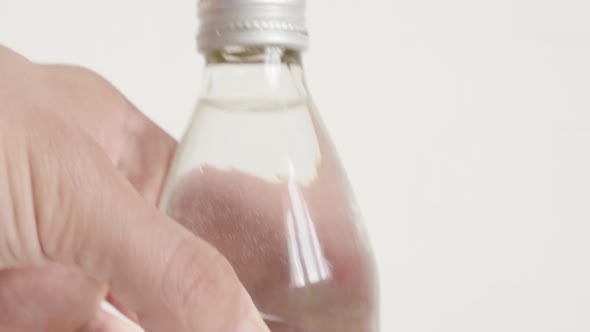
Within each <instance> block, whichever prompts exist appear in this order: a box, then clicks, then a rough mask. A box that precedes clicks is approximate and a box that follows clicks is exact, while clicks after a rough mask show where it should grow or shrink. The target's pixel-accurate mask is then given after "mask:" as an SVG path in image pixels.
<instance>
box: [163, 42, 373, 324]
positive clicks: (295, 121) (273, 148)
mask: <svg viewBox="0 0 590 332" xmlns="http://www.w3.org/2000/svg"><path fill="white" fill-rule="evenodd" d="M276 51H277V50H274V51H271V53H272V52H276ZM278 52H279V54H278V55H277V54H275V55H277V56H278V58H275V60H276V61H275V60H272V59H271V60H269V54H268V53H269V52H268V50H267V51H265V52H264V53H265V59H266V60H264V61H263V63H262V64H260V63H251V64H246V65H245V64H241V65H239V66H238V67H241V68H242V67H243V68H242V70H241V71H242V74H236V75H242V76H241V78H242V79H243V78H246V77H244V76H243V75H244V73H246V74H247V75H246V76H248V75H253V76H255V77H257V78H254V79H251V80H242V79H239V80H238V82H237V83H236V81H235V80H233V79H232V80H229V81H228V80H226V79H227V78H228V77H226V73H224V70H225V69H228V68H226V66H225V65H227V64H219V65H220V66H221V67H219V68H216V69H215V70H214V73H213V77H210V78H209V79H210V80H211V81H212V82H211V84H212V85H215V84H218V85H219V84H223V85H228V86H226V87H224V88H223V89H221V91H220V90H215V88H212V89H209V91H207V88H206V89H205V90H206V91H205V93H204V96H203V97H202V98H201V100H200V101H199V103H198V107H197V110H196V112H195V114H194V116H193V118H192V120H191V123H190V125H189V128H188V130H187V133H186V135H185V137H184V139H183V141H182V143H181V146H180V147H179V151H178V153H177V156H176V159H175V161H174V163H173V166H172V170H171V173H170V175H169V179H168V183H167V185H166V187H165V190H164V194H163V197H162V203H161V205H162V208H163V209H164V210H165V211H166V212H167V213H168V214H169V215H170V216H171V217H172V218H174V219H175V220H177V221H179V222H181V223H182V224H183V225H185V226H186V227H187V228H189V229H190V230H192V231H193V232H194V233H195V234H197V235H198V236H200V237H202V238H203V239H205V240H206V241H208V242H209V243H211V244H212V245H213V246H214V247H216V248H217V249H218V250H219V251H220V252H221V253H222V254H223V255H224V256H225V257H226V258H227V259H228V260H229V261H230V263H231V264H232V266H233V267H234V269H235V271H236V273H237V275H238V277H239V278H240V281H241V282H242V283H243V284H244V286H245V287H246V289H247V290H248V292H249V293H250V295H251V296H252V298H253V301H254V303H255V304H256V305H257V307H258V308H259V310H260V311H261V313H262V314H263V317H264V318H265V320H266V322H267V324H268V325H269V327H270V328H271V330H272V331H273V332H326V331H338V332H377V331H378V317H377V302H378V299H377V297H378V295H377V280H376V273H375V271H376V269H375V265H374V259H373V255H372V252H371V249H370V245H369V242H368V239H367V237H366V234H365V233H364V230H363V228H362V221H361V218H360V215H359V213H358V211H357V208H356V205H355V203H354V199H353V197H352V194H351V191H350V190H349V185H348V182H347V180H346V175H345V173H344V171H343V169H342V167H341V165H340V163H339V161H338V158H337V156H336V153H335V150H334V149H333V147H332V145H331V143H330V141H329V139H328V137H327V136H326V134H325V131H324V129H323V127H322V124H321V121H320V120H319V117H318V114H317V113H316V112H315V110H314V108H313V106H312V105H313V104H312V102H311V100H310V97H309V95H308V94H307V92H306V89H305V85H304V84H303V81H302V72H300V68H299V66H298V65H297V64H295V65H293V64H290V63H288V62H285V61H284V53H281V51H280V50H279V51H278ZM272 57H273V55H272V54H271V55H270V58H272ZM244 66H245V67H244ZM229 70H230V71H232V72H237V71H238V68H237V67H235V66H230V68H229ZM228 75H229V77H233V75H234V74H232V73H230V74H228ZM260 76H262V78H259V77H260ZM235 78H236V79H238V77H235ZM250 78H252V77H250ZM220 82H224V83H220ZM261 82H262V83H261ZM232 84H238V85H242V84H243V85H248V84H251V85H261V86H258V87H255V86H244V87H243V88H240V89H237V92H235V87H229V86H231V85H232ZM228 87H229V88H228Z"/></svg>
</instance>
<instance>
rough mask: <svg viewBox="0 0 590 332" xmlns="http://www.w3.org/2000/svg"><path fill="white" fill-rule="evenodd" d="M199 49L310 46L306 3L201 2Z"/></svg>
mask: <svg viewBox="0 0 590 332" xmlns="http://www.w3.org/2000/svg"><path fill="white" fill-rule="evenodd" d="M199 20H200V25H201V26H200V32H199V36H198V45H199V50H200V51H202V52H209V51H213V50H217V49H221V48H223V47H227V46H246V47H248V46H251V47H254V46H265V45H272V46H282V47H286V48H291V49H295V50H303V49H305V48H306V47H307V44H308V35H307V28H306V26H305V0H200V1H199Z"/></svg>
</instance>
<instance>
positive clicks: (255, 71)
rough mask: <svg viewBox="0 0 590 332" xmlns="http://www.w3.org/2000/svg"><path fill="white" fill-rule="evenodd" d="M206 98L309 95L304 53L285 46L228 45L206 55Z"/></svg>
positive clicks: (297, 97) (294, 97)
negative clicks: (302, 60)
mask: <svg viewBox="0 0 590 332" xmlns="http://www.w3.org/2000/svg"><path fill="white" fill-rule="evenodd" d="M206 59H207V64H206V68H205V81H204V84H203V85H202V86H203V91H202V97H203V98H207V99H224V100H235V101H239V100H274V101H294V100H300V99H304V98H306V97H307V95H308V93H307V88H306V85H305V78H304V73H303V67H302V65H301V54H300V53H299V52H298V51H295V50H291V49H285V48H281V47H271V46H269V47H255V48H250V47H248V48H246V47H227V48H224V49H221V50H216V51H212V52H209V53H208V54H206Z"/></svg>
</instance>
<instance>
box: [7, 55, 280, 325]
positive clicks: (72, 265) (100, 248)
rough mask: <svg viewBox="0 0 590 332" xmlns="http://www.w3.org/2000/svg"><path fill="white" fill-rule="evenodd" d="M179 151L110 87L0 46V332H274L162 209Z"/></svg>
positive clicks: (223, 266) (203, 247) (208, 251)
mask: <svg viewBox="0 0 590 332" xmlns="http://www.w3.org/2000/svg"><path fill="white" fill-rule="evenodd" d="M174 149H175V142H174V141H173V140H172V139H171V138H170V137H169V136H168V135H166V134H165V133H164V132H163V131H161V130H160V129H159V128H158V127H157V126H155V125H154V124H153V123H151V122H150V121H149V120H148V119H147V118H145V117H144V116H143V115H141V114H140V113H139V112H138V111H137V110H136V109H135V108H134V107H133V106H132V105H131V104H130V103H128V102H127V101H126V100H125V98H124V97H122V96H121V95H120V94H119V93H118V92H117V91H116V90H115V89H114V88H113V87H112V86H110V85H109V84H108V83H107V82H106V81H105V80H103V79H102V78H100V77H99V76H97V75H96V74H94V73H91V72H89V71H88V70H85V69H81V68H73V67H66V66H48V65H37V64H33V63H31V62H29V61H28V60H26V59H24V58H22V57H21V56H19V55H17V54H15V53H14V52H12V51H10V50H8V49H6V48H2V47H0V331H24V332H27V331H48V332H52V331H60V332H69V331H72V332H73V331H86V332H90V331H93V332H98V331H103V332H107V331H108V332H112V331H125V327H124V326H123V325H118V323H116V321H115V320H113V319H111V318H110V317H109V316H108V315H104V314H101V313H100V312H99V310H97V308H98V305H99V303H100V301H101V300H102V299H103V298H104V297H105V295H106V294H107V292H110V293H111V294H114V296H115V297H116V299H117V300H116V301H114V302H117V303H120V304H121V307H124V308H125V309H126V310H129V311H130V312H133V313H134V315H136V318H137V319H138V320H139V322H140V323H141V325H142V326H143V327H144V328H145V329H146V330H147V331H220V332H221V331H228V332H234V331H240V332H249V331H268V329H267V328H266V327H264V324H263V323H262V320H261V319H260V317H259V315H258V313H257V311H256V310H255V308H254V306H253V304H252V302H251V300H250V298H249V296H248V295H247V294H246V292H245V291H244V289H243V287H242V286H241V284H240V283H239V281H238V279H237V277H236V276H235V273H234V272H233V269H232V268H231V266H230V265H229V264H228V263H227V261H226V260H225V259H224V258H223V257H222V256H221V255H220V254H219V253H218V252H217V251H216V250H215V249H213V248H212V247H211V246H209V245H208V244H206V243H205V242H204V241H202V240H200V239H198V238H197V237H195V236H194V235H192V234H191V233H189V232H188V231H186V230H185V229H184V228H183V227H181V226H179V225H178V224H176V223H175V222H174V221H172V220H171V219H169V218H168V217H166V216H165V215H163V214H162V213H160V212H159V211H158V210H157V209H156V208H155V203H156V201H157V199H158V196H159V192H160V190H161V186H162V182H163V180H164V177H165V174H166V172H167V168H168V163H169V161H170V159H171V156H172V154H173V152H174Z"/></svg>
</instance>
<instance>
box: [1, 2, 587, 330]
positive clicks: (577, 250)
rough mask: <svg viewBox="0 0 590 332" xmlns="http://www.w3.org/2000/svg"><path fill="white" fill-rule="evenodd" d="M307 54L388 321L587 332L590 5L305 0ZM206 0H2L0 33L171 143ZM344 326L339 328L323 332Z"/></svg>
mask: <svg viewBox="0 0 590 332" xmlns="http://www.w3.org/2000/svg"><path fill="white" fill-rule="evenodd" d="M309 7H310V8H309V17H310V24H309V25H310V29H311V34H312V46H311V49H310V51H309V52H308V54H307V55H306V57H305V60H306V64H307V72H308V79H309V82H310V85H311V87H312V90H313V93H314V94H315V98H316V101H317V104H318V105H319V108H320V111H321V112H322V115H323V117H324V120H325V121H326V122H327V127H328V128H329V130H330V132H331V134H332V136H333V138H334V140H335V142H336V145H337V146H338V147H339V150H340V152H341V155H342V158H343V160H344V163H345V165H346V168H347V169H348V171H349V174H350V176H351V180H352V182H353V184H354V186H355V189H356V192H357V195H358V197H359V200H360V203H361V206H362V209H363V211H364V215H365V217H366V220H367V225H368V227H369V230H370V233H371V236H372V239H373V243H374V247H375V250H376V252H377V256H378V260H379V265H380V271H381V281H382V306H383V308H382V311H383V331H384V332H393V331H403V332H427V331H444V332H447V331H448V332H472V331H478V332H484V331H490V332H497V331H503V332H504V331H514V332H529V331H530V332H539V331H568V332H570V331H576V332H577V331H580V332H582V331H590V241H589V238H590V20H589V19H588V18H589V15H590V3H589V2H588V0H577V1H576V0H560V1H557V0H554V1H551V0H495V1H482V0H480V1H473V0H445V1H440V0H411V1H390V0H363V1H351V0H310V6H309ZM196 23H197V22H196V15H195V5H194V3H193V0H175V1H169V0H168V1H165V0H159V1H156V0H101V1H87V0H52V1H44V0H0V43H3V44H6V45H7V46H9V47H12V48H14V49H16V50H17V51H19V52H21V53H23V54H25V55H27V56H28V57H30V58H31V59H34V60H38V61H57V62H69V63H76V64H81V65H84V66H88V67H90V68H92V69H95V70H97V71H98V72H100V73H102V74H103V75H105V76H106V77H107V78H109V79H110V80H112V82H113V83H114V84H115V85H116V86H117V87H118V88H120V89H121V90H122V91H123V93H125V94H126V95H127V96H128V97H129V98H130V99H131V100H132V101H133V102H134V103H135V104H136V105H137V106H138V107H139V108H140V109H142V110H143V111H144V112H145V113H146V114H148V115H149V116H150V117H151V118H152V119H153V120H155V121H156V122H157V123H159V124H160V125H161V126H163V127H164V128H165V129H166V130H167V131H169V132H170V133H171V134H172V135H174V136H175V137H177V138H178V137H179V136H180V135H181V132H182V130H183V128H184V125H185V122H186V121H187V119H188V117H189V115H190V113H191V111H192V107H193V105H194V102H195V97H196V95H197V91H198V89H199V82H200V75H201V70H202V65H203V60H202V59H201V58H200V57H199V56H198V54H197V53H196V51H195V46H194V35H195V27H196ZM326 332H337V331H326Z"/></svg>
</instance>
